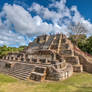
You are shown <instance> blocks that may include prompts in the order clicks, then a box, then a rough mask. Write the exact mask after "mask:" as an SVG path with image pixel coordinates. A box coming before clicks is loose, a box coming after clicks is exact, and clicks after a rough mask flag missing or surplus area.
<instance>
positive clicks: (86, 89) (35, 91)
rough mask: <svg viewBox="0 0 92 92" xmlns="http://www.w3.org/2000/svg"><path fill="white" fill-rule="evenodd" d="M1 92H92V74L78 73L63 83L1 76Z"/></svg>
mask: <svg viewBox="0 0 92 92" xmlns="http://www.w3.org/2000/svg"><path fill="white" fill-rule="evenodd" d="M0 92H92V74H88V73H76V74H73V76H71V77H70V78H68V79H66V80H63V81H58V82H55V81H52V82H51V81H50V82H48V81H44V82H41V83H40V82H33V81H22V80H18V79H15V78H13V77H10V76H7V75H3V74H0Z"/></svg>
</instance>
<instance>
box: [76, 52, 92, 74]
mask: <svg viewBox="0 0 92 92" xmlns="http://www.w3.org/2000/svg"><path fill="white" fill-rule="evenodd" d="M75 55H77V56H78V57H79V61H80V64H82V65H83V70H84V71H86V72H89V73H92V63H91V62H92V61H88V59H87V58H86V57H85V56H83V55H82V54H79V53H77V52H75Z"/></svg>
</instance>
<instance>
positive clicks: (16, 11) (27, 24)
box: [3, 4, 52, 36]
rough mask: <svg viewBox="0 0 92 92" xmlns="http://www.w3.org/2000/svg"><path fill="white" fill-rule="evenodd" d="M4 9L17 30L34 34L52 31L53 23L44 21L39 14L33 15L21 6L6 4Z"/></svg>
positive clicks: (26, 33)
mask: <svg viewBox="0 0 92 92" xmlns="http://www.w3.org/2000/svg"><path fill="white" fill-rule="evenodd" d="M3 10H4V13H5V14H6V17H7V19H8V20H9V21H10V22H11V24H13V25H14V28H15V30H16V32H19V33H21V34H23V35H28V36H33V35H37V34H38V35H39V34H43V33H44V34H45V33H48V32H50V31H51V28H52V24H48V23H46V22H43V21H42V19H41V18H40V17H39V16H35V17H32V16H31V15H30V14H29V12H28V11H26V10H25V9H24V8H23V7H21V6H18V5H13V6H11V5H8V4H5V6H4V8H3Z"/></svg>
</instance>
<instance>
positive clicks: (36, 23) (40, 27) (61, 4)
mask: <svg viewBox="0 0 92 92" xmlns="http://www.w3.org/2000/svg"><path fill="white" fill-rule="evenodd" d="M31 12H35V13H36V15H35V16H33V17H32V15H31ZM72 13H73V15H72ZM2 17H4V18H5V20H2ZM44 20H45V21H44ZM48 20H49V21H51V22H47V21H48ZM71 22H73V23H75V24H77V23H79V22H81V23H83V25H84V26H85V27H86V28H87V29H88V30H89V33H92V32H91V30H92V24H91V23H90V21H88V20H85V19H84V17H83V16H82V15H81V14H80V13H79V11H78V9H77V7H76V6H72V7H71V8H68V7H67V6H66V0H60V1H56V0H54V1H53V3H52V4H49V7H44V6H43V5H40V4H37V3H33V4H32V6H31V7H29V8H28V10H25V9H24V8H23V7H22V6H20V5H16V4H13V5H10V4H5V5H4V7H3V10H2V12H1V13H0V44H1V45H3V44H7V45H15V44H17V45H23V44H26V40H25V37H26V39H27V41H30V37H35V36H37V35H41V34H49V33H51V32H52V33H60V32H62V33H64V34H67V33H68V31H69V29H68V26H69V25H70V24H71Z"/></svg>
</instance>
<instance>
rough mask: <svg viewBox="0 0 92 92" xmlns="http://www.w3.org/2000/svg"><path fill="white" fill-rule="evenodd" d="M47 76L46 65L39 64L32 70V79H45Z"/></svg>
mask: <svg viewBox="0 0 92 92" xmlns="http://www.w3.org/2000/svg"><path fill="white" fill-rule="evenodd" d="M45 77H46V67H41V66H37V67H35V69H34V71H33V72H31V75H30V79H31V80H35V81H43V80H45Z"/></svg>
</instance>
